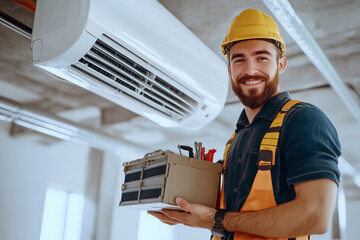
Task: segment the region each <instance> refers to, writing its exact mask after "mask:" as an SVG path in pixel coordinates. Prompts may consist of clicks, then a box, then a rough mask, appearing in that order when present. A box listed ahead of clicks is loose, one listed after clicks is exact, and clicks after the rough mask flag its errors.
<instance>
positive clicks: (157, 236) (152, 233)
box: [138, 211, 174, 240]
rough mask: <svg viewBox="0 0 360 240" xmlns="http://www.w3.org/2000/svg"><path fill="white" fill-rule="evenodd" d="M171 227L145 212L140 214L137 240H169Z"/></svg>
mask: <svg viewBox="0 0 360 240" xmlns="http://www.w3.org/2000/svg"><path fill="white" fill-rule="evenodd" d="M172 230H173V229H172V227H171V226H169V225H166V224H164V223H162V222H160V221H159V220H158V219H156V218H155V217H153V216H151V215H150V214H148V213H147V212H146V211H142V212H141V213H140V221H139V230H138V240H171V239H173V238H174V237H173V231H172Z"/></svg>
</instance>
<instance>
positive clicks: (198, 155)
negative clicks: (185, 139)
mask: <svg viewBox="0 0 360 240" xmlns="http://www.w3.org/2000/svg"><path fill="white" fill-rule="evenodd" d="M194 145H195V158H196V159H201V147H202V142H194Z"/></svg>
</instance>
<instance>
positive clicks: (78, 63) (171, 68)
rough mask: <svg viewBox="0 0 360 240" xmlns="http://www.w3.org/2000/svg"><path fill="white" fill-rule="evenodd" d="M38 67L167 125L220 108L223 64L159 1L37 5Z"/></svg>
mask: <svg viewBox="0 0 360 240" xmlns="http://www.w3.org/2000/svg"><path fill="white" fill-rule="evenodd" d="M32 59H33V63H34V64H35V65H36V66H37V67H39V68H41V69H44V70H46V71H48V72H51V73H52V74H55V75H57V76H59V77H61V78H64V79H66V80H68V81H70V82H72V83H74V84H76V85H79V86H81V87H83V88H85V89H88V90H89V91H91V92H94V93H95V94H98V95H100V96H102V97H105V98H106V99H108V100H111V101H113V102H114V103H117V104H119V105H121V106H123V107H125V108H127V109H129V110H131V111H133V112H135V113H137V114H140V115H142V116H145V117H147V118H149V119H151V120H153V121H155V122H157V123H159V124H160V125H162V126H167V127H176V126H180V127H189V128H198V127H201V126H204V125H205V124H206V123H209V122H210V121H211V120H213V119H214V118H215V117H216V116H217V115H218V114H219V113H220V111H221V110H222V108H223V106H224V104H225V99H226V96H227V92H228V85H229V84H228V82H229V80H228V75H227V69H226V64H225V62H224V61H222V60H221V59H220V58H219V57H218V56H216V55H215V54H214V53H213V52H212V51H211V50H210V49H209V48H208V47H206V46H205V45H204V43H202V42H201V41H200V40H199V39H198V38H197V37H196V36H195V35H194V34H193V33H192V32H191V31H190V30H189V29H187V28H186V27H185V26H184V25H183V24H182V23H181V22H179V21H178V20H177V19H176V18H175V17H174V16H173V15H172V14H171V13H169V12H168V11H167V10H166V9H165V8H164V7H163V6H162V5H161V4H160V3H158V2H157V1H155V0H132V1H125V0H61V1H60V0H38V1H37V7H36V13H35V21H34V27H33V39H32Z"/></svg>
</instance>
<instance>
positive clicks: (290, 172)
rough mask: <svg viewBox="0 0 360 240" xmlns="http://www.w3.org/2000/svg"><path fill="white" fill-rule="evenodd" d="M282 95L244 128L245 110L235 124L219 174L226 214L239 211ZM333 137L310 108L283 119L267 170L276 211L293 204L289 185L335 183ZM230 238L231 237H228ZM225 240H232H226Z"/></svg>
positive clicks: (320, 116) (302, 106)
mask: <svg viewBox="0 0 360 240" xmlns="http://www.w3.org/2000/svg"><path fill="white" fill-rule="evenodd" d="M289 100H290V96H289V94H288V93H287V92H284V93H280V94H278V95H276V96H275V97H273V98H272V99H270V100H269V101H268V102H267V103H266V104H265V105H264V106H263V107H262V108H261V110H260V111H259V113H258V114H257V115H256V116H255V118H254V120H253V122H252V123H251V124H249V121H248V119H247V116H246V114H245V110H243V111H242V113H241V114H240V117H239V120H238V122H237V124H236V135H235V137H234V139H233V141H232V143H231V145H230V148H229V150H228V153H227V163H226V168H225V173H224V181H225V182H224V184H225V189H224V193H225V204H226V209H227V210H228V211H240V209H241V207H242V206H243V204H244V202H245V200H246V198H247V196H248V194H249V192H250V189H251V186H252V183H253V181H254V178H255V175H256V173H257V170H258V168H257V162H258V155H259V148H260V143H261V140H262V138H263V137H264V135H265V133H266V132H267V130H268V129H269V127H270V125H271V122H272V120H273V119H274V118H275V116H276V115H277V113H278V112H279V111H280V109H281V108H282V106H283V105H284V104H285V103H286V102H288V101H289ZM339 156H340V143H339V140H338V135H337V132H336V130H335V128H334V126H333V125H332V124H331V122H330V120H329V119H328V118H327V117H326V116H325V114H324V113H323V112H322V111H321V110H320V109H319V108H317V107H315V106H314V105H311V104H309V103H304V102H301V103H298V104H296V105H295V106H294V107H292V108H291V109H290V110H289V112H288V113H287V115H286V116H285V119H284V123H283V126H282V128H281V131H280V138H279V142H278V147H277V149H276V158H275V165H274V166H273V167H272V169H271V174H272V182H273V189H274V195H275V201H276V203H277V205H279V204H282V203H285V202H288V201H291V200H293V199H294V198H295V191H294V187H293V184H294V183H299V182H303V181H307V180H314V179H320V178H329V179H332V180H333V181H335V182H336V183H339V177H340V172H339V169H338V166H337V165H338V157H339ZM230 235H232V234H230ZM225 239H232V237H231V236H226V237H225Z"/></svg>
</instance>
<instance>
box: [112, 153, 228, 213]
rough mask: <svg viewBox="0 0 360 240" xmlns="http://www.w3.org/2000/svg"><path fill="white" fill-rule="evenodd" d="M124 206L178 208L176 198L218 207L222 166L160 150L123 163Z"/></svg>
mask: <svg viewBox="0 0 360 240" xmlns="http://www.w3.org/2000/svg"><path fill="white" fill-rule="evenodd" d="M123 166H124V173H125V179H124V183H123V184H122V187H121V190H122V192H121V201H120V204H119V205H120V206H128V207H136V208H140V209H144V210H153V211H157V210H161V209H162V208H168V209H178V207H177V206H176V204H175V201H174V200H175V197H182V198H184V199H185V200H187V201H188V202H191V203H198V204H202V205H205V206H209V207H212V208H215V206H216V201H217V195H218V192H219V184H220V175H221V172H222V165H221V164H219V163H212V162H207V161H204V160H200V159H195V158H190V157H186V156H182V155H178V154H175V153H174V152H171V151H169V150H167V151H163V150H157V151H154V152H152V153H148V154H146V155H145V156H144V158H141V159H137V160H133V161H130V162H125V163H123Z"/></svg>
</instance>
